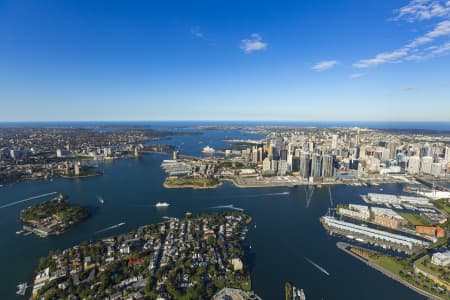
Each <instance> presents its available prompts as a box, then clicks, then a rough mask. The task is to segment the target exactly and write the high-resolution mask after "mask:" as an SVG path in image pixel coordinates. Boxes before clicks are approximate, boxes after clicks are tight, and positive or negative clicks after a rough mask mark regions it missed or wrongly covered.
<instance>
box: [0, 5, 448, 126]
mask: <svg viewBox="0 0 450 300" xmlns="http://www.w3.org/2000/svg"><path fill="white" fill-rule="evenodd" d="M0 7H1V9H0V18H1V19H2V20H3V23H4V25H5V26H2V28H1V29H0V38H1V39H2V41H3V42H2V43H1V45H0V64H1V65H2V68H1V69H0V99H1V100H0V104H1V106H2V109H1V110H0V121H6V122H11V121H94V120H98V121H109V120H117V121H136V120H149V121H150V120H151V121H156V120H164V121H170V120H211V121H219V120H236V121H255V120H267V121H287V120H289V121H450V118H449V116H448V114H447V112H448V111H449V110H450V101H448V100H449V99H448V98H449V95H450V80H449V76H448V73H449V72H448V70H449V69H450V60H449V56H448V54H449V53H450V2H449V1H439V0H436V1H427V0H412V1H405V0H402V1H389V3H383V4H380V3H379V1H364V3H361V2H360V1H340V2H339V3H334V2H333V1H325V2H320V3H317V2H313V1H309V2H299V3H297V2H290V3H287V4H285V5H283V7H275V6H274V5H272V4H271V3H269V2H246V3H245V4H242V3H239V2H227V3H219V4H217V3H214V4H210V3H208V2H196V3H189V4H187V3H183V2H173V3H169V4H168V3H145V2H136V3H133V4H122V3H115V2H112V3H111V2H108V5H106V3H102V2H91V1H78V2H76V3H69V2H58V3H56V2H55V3H42V2H28V3H26V4H23V3H17V2H15V1H1V2H0Z"/></svg>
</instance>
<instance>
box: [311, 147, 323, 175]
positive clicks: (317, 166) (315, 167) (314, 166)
mask: <svg viewBox="0 0 450 300" xmlns="http://www.w3.org/2000/svg"><path fill="white" fill-rule="evenodd" d="M321 173H322V159H321V156H320V155H319V154H317V153H315V154H313V155H312V160H311V177H314V178H317V177H320V176H321V175H322V174H321Z"/></svg>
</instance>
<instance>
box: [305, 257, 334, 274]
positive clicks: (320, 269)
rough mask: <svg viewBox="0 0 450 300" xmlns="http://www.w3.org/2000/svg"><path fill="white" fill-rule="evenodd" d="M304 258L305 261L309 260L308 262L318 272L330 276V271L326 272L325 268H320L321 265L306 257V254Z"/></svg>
mask: <svg viewBox="0 0 450 300" xmlns="http://www.w3.org/2000/svg"><path fill="white" fill-rule="evenodd" d="M304 259H306V261H307V262H309V263H310V264H312V265H313V266H314V267H316V268H317V269H318V270H319V271H320V272H322V273H324V274H325V275H327V276H330V273H328V271H327V270H325V269H324V268H322V267H321V266H319V265H318V264H316V263H315V262H313V261H312V260H310V259H309V258H307V257H306V256H304Z"/></svg>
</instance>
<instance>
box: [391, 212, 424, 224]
mask: <svg viewBox="0 0 450 300" xmlns="http://www.w3.org/2000/svg"><path fill="white" fill-rule="evenodd" d="M397 213H398V214H399V215H400V216H402V217H403V218H405V219H406V220H407V221H408V223H409V224H410V225H413V226H415V225H425V226H429V225H430V223H428V221H427V220H425V219H424V218H423V217H421V216H419V215H418V214H413V213H406V212H397Z"/></svg>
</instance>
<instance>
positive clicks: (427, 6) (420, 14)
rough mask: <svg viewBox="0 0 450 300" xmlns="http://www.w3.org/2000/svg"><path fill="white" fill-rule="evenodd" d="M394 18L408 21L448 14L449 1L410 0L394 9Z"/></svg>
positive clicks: (449, 13)
mask: <svg viewBox="0 0 450 300" xmlns="http://www.w3.org/2000/svg"><path fill="white" fill-rule="evenodd" d="M396 13H397V14H396V16H395V17H394V18H393V19H394V20H406V21H408V22H414V21H423V20H429V19H432V18H436V17H444V16H448V15H450V1H447V2H445V1H441V0H412V1H411V2H409V3H408V4H407V5H405V6H403V7H401V8H400V9H398V10H396Z"/></svg>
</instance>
